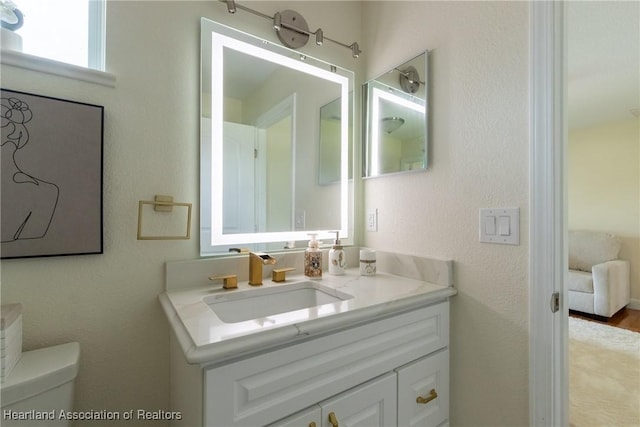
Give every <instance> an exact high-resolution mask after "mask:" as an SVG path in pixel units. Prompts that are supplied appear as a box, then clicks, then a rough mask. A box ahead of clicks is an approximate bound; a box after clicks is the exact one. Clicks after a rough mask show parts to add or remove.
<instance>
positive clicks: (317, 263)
mask: <svg viewBox="0 0 640 427" xmlns="http://www.w3.org/2000/svg"><path fill="white" fill-rule="evenodd" d="M317 235H318V234H317V233H309V236H311V240H309V247H308V248H307V249H306V250H305V251H304V275H305V276H307V277H309V278H310V279H321V278H322V251H321V250H320V244H319V242H318V241H317V240H316V236H317Z"/></svg>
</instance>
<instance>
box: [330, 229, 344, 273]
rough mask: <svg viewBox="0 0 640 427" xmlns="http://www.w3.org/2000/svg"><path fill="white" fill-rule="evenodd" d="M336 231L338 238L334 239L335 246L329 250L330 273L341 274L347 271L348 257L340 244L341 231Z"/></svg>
mask: <svg viewBox="0 0 640 427" xmlns="http://www.w3.org/2000/svg"><path fill="white" fill-rule="evenodd" d="M334 233H336V240H334V241H333V246H332V247H331V250H330V251H329V274H331V275H333V276H341V275H343V274H344V273H345V270H346V268H347V257H346V254H345V252H344V250H343V249H342V245H340V232H339V231H334Z"/></svg>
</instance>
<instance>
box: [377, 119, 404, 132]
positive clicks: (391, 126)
mask: <svg viewBox="0 0 640 427" xmlns="http://www.w3.org/2000/svg"><path fill="white" fill-rule="evenodd" d="M380 124H381V125H382V130H383V131H384V132H386V133H391V132H393V131H396V130H398V128H399V127H400V126H402V125H403V124H404V119H403V118H402V117H385V118H383V119H380Z"/></svg>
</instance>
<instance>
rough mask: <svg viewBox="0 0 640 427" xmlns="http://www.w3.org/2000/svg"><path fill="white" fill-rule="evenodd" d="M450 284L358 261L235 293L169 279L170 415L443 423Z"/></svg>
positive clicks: (270, 421)
mask: <svg viewBox="0 0 640 427" xmlns="http://www.w3.org/2000/svg"><path fill="white" fill-rule="evenodd" d="M169 276H172V275H171V274H169V275H168V277H169ZM169 280H171V279H169ZM455 294H456V291H455V289H454V288H453V287H452V286H444V285H439V284H434V283H429V282H425V281H421V280H416V279H409V278H406V277H400V276H397V275H394V274H388V273H381V274H378V275H376V276H360V275H359V273H358V271H357V270H356V269H348V270H347V274H346V275H344V276H326V275H325V276H324V277H323V278H322V280H318V281H310V280H308V279H306V278H305V277H304V276H301V275H300V276H295V275H294V276H291V277H288V278H287V281H286V282H283V283H275V282H271V281H270V280H268V279H266V280H265V281H264V285H263V286H261V287H259V288H256V287H251V286H249V285H248V284H246V283H245V282H241V283H239V286H238V289H237V290H233V291H223V290H222V289H220V286H219V285H218V286H215V285H214V286H211V285H209V286H202V287H191V288H179V289H174V290H172V288H171V287H170V286H169V287H168V291H167V292H166V293H164V294H162V295H161V296H160V301H161V304H162V307H163V309H164V311H165V313H166V315H167V318H168V319H169V322H170V325H171V329H172V330H173V334H172V337H171V404H172V407H171V410H172V411H181V414H182V419H181V420H175V421H174V424H173V425H188V426H196V425H202V426H224V427H228V426H305V427H306V426H316V427H320V426H331V427H334V426H338V425H342V426H367V427H370V426H376V425H379V426H396V425H398V426H412V425H420V426H440V425H446V424H447V421H448V418H449V298H450V297H451V296H453V295H455ZM279 301H282V303H280V302H279ZM280 304H284V305H280ZM251 307H252V308H251ZM282 310H289V311H285V312H282ZM223 319H224V320H223Z"/></svg>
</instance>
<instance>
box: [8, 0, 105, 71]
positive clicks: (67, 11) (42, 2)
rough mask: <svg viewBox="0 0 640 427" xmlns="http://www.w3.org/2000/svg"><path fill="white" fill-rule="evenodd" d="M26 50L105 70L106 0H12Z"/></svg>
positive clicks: (32, 53)
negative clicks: (18, 18)
mask: <svg viewBox="0 0 640 427" xmlns="http://www.w3.org/2000/svg"><path fill="white" fill-rule="evenodd" d="M12 1H13V3H14V4H15V6H16V7H17V8H18V9H19V10H20V12H22V15H23V18H24V22H23V25H22V27H20V28H19V29H17V30H16V31H15V32H16V34H18V35H20V36H21V37H22V51H23V52H24V53H27V54H30V55H35V56H39V57H43V58H48V59H53V60H56V61H60V62H65V63H68V64H74V65H78V66H81V67H86V68H93V69H96V70H101V71H104V69H105V64H104V62H105V61H104V45H105V43H104V40H105V16H106V13H105V12H106V0H57V1H51V0H12Z"/></svg>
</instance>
